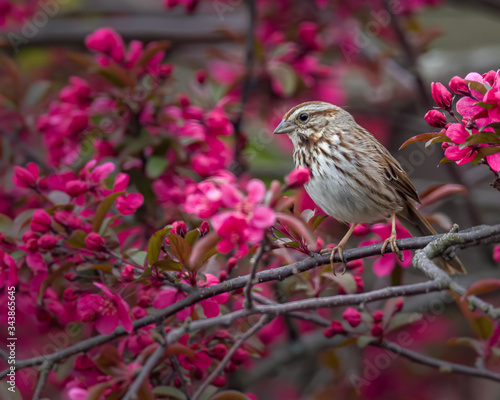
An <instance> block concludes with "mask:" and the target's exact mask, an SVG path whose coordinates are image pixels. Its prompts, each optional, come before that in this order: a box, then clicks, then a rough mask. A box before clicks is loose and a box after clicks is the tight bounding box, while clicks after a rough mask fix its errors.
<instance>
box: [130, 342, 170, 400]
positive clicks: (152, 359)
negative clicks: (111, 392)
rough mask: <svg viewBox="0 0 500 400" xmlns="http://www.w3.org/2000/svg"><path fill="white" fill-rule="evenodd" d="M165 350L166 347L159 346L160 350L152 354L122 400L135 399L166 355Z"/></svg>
mask: <svg viewBox="0 0 500 400" xmlns="http://www.w3.org/2000/svg"><path fill="white" fill-rule="evenodd" d="M165 349H166V347H165V345H162V344H159V345H158V348H157V349H156V350H155V352H154V353H153V354H151V356H150V357H149V358H148V360H147V361H146V363H145V364H144V365H143V366H142V368H141V370H140V372H139V375H137V377H136V378H135V380H134V382H133V383H132V385H130V389H129V390H128V391H127V393H125V396H123V398H122V400H133V399H134V398H135V394H136V393H137V392H138V391H139V389H140V388H141V385H142V384H143V382H144V380H145V379H146V378H147V377H148V375H149V373H150V372H151V370H152V369H153V368H154V366H155V365H156V363H157V362H158V361H159V360H160V358H161V357H162V356H163V354H164V353H165Z"/></svg>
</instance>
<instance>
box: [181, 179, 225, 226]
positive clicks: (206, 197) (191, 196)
mask: <svg viewBox="0 0 500 400" xmlns="http://www.w3.org/2000/svg"><path fill="white" fill-rule="evenodd" d="M221 204H222V190H221V189H220V187H219V186H218V185H217V184H216V183H215V182H211V181H203V182H200V183H198V184H197V185H193V186H191V187H189V188H188V195H187V197H186V201H185V202H184V204H183V206H184V210H185V211H186V212H187V213H189V214H193V215H195V216H197V217H198V218H210V217H212V216H213V215H214V214H215V213H216V212H217V210H218V209H219V207H220V206H221Z"/></svg>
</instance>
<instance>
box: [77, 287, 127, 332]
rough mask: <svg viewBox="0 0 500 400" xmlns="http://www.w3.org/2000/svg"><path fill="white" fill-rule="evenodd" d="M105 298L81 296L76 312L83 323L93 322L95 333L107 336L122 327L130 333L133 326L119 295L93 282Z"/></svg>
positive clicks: (91, 295)
mask: <svg viewBox="0 0 500 400" xmlns="http://www.w3.org/2000/svg"><path fill="white" fill-rule="evenodd" d="M94 285H96V286H97V287H98V288H99V289H101V290H102V291H103V292H104V294H105V296H101V295H100V294H88V295H86V296H83V297H82V298H81V299H80V301H79V302H78V305H77V311H78V314H79V316H80V318H81V319H82V320H83V321H95V327H96V329H97V331H98V332H99V333H101V334H103V335H109V334H110V333H112V332H113V331H114V330H115V329H116V328H117V327H118V326H120V325H123V327H124V328H125V330H126V331H127V332H129V333H130V332H132V331H133V330H134V326H133V324H132V318H131V317H130V307H129V305H128V304H127V302H126V301H125V300H123V299H122V298H121V297H120V295H118V294H113V292H111V290H109V289H108V288H107V287H106V286H104V285H103V284H101V283H98V282H94Z"/></svg>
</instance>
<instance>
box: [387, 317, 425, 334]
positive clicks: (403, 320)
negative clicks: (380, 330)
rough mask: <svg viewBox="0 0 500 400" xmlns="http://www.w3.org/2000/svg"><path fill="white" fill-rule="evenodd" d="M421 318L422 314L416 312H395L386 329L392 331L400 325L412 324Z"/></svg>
mask: <svg viewBox="0 0 500 400" xmlns="http://www.w3.org/2000/svg"><path fill="white" fill-rule="evenodd" d="M420 319H422V314H418V313H399V314H396V315H395V316H394V317H393V318H392V319H391V322H390V323H389V327H388V331H392V330H394V329H397V328H401V327H402V326H405V325H408V324H413V323H414V322H416V321H418V320H420Z"/></svg>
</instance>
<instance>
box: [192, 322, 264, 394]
mask: <svg viewBox="0 0 500 400" xmlns="http://www.w3.org/2000/svg"><path fill="white" fill-rule="evenodd" d="M271 320H272V318H271V317H270V316H269V315H264V316H263V317H262V318H261V319H260V320H259V322H257V323H256V324H255V325H254V326H252V327H251V328H250V329H249V330H248V331H246V332H245V333H244V334H243V335H241V337H240V338H239V339H238V340H237V341H236V342H235V343H234V345H233V347H231V350H229V351H228V352H227V354H226V355H225V357H224V358H223V359H222V361H221V362H220V363H219V365H217V367H216V368H215V369H214V370H213V371H212V373H211V374H210V375H209V376H208V377H207V379H205V381H204V382H203V383H202V384H201V386H200V387H199V389H198V391H197V392H196V393H195V394H194V395H193V398H192V400H198V399H199V398H200V397H201V396H202V395H203V392H204V391H205V389H206V388H207V387H208V385H210V383H212V381H213V380H214V379H215V378H216V377H217V376H218V375H219V374H220V373H221V372H222V370H223V369H224V367H225V366H226V364H227V363H228V362H229V361H231V357H232V356H233V355H234V353H236V350H238V349H239V348H240V346H241V345H242V344H243V343H244V342H245V341H246V340H248V338H250V337H251V336H253V335H254V334H255V333H256V332H257V331H259V330H260V329H261V328H263V327H264V326H265V325H267V324H268V323H269V322H271Z"/></svg>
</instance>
